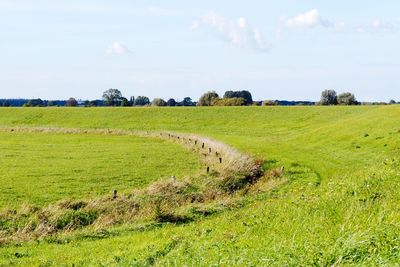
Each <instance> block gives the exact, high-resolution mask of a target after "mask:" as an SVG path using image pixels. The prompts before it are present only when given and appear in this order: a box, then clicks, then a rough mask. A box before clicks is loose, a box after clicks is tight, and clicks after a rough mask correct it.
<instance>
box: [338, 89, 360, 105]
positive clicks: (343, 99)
mask: <svg viewBox="0 0 400 267" xmlns="http://www.w3.org/2000/svg"><path fill="white" fill-rule="evenodd" d="M337 103H338V104H339V105H347V106H350V105H357V104H358V102H357V100H356V97H355V96H354V95H353V94H352V93H349V92H346V93H342V94H340V95H338V97H337Z"/></svg>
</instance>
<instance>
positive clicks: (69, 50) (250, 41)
mask: <svg viewBox="0 0 400 267" xmlns="http://www.w3.org/2000/svg"><path fill="white" fill-rule="evenodd" d="M399 11H400V2H399V1H395V0H392V1H389V0H386V1H385V0H382V1H372V0H364V1H361V0H360V1H356V0H354V1H340V0H338V1H312V0H281V1H267V0H263V1H262V0H259V1H251V0H248V1H235V0H229V1H228V0H218V1H216V0H214V1H210V0H203V1H136V0H130V1H128V0H114V1H111V0H96V1H93V0H79V1H78V0H68V1H64V0H57V1H50V0H35V1H31V0H0V34H1V35H0V36H1V42H0V81H1V89H0V98H4V97H5V98H17V97H24V98H36V97H40V98H43V99H66V98H68V97H70V96H73V97H76V98H80V99H94V98H101V95H102V92H103V91H105V90H107V89H108V88H118V89H120V90H121V91H122V93H123V94H124V95H125V96H127V97H129V96H131V95H135V96H137V95H147V96H149V97H150V98H153V97H163V98H169V97H174V98H177V99H182V98H183V97H185V96H191V97H192V98H194V99H197V98H198V97H199V96H200V95H201V94H202V93H203V92H205V91H208V90H215V91H217V92H218V93H220V94H223V93H224V91H226V90H244V89H246V90H250V91H251V92H252V93H253V96H254V98H255V99H289V100H297V99H301V100H318V99H319V96H320V92H321V91H322V90H323V89H335V90H336V91H337V92H343V91H351V92H354V93H355V94H356V96H357V98H358V99H359V100H362V101H371V100H376V101H388V100H390V99H392V98H393V99H396V100H399V101H400V82H399V74H400V53H399V52H398V49H399V47H400V32H399V27H400V12H399Z"/></svg>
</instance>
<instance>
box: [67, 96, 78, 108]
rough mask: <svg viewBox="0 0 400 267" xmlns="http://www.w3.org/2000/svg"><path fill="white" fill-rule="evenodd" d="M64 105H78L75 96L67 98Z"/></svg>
mask: <svg viewBox="0 0 400 267" xmlns="http://www.w3.org/2000/svg"><path fill="white" fill-rule="evenodd" d="M65 105H66V106H67V107H76V106H77V105H78V101H76V99H75V98H73V97H70V98H69V99H68V100H67V102H65Z"/></svg>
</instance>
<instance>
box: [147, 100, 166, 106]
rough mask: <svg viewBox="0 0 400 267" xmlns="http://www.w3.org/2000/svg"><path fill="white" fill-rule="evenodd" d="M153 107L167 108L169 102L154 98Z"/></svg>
mask: <svg viewBox="0 0 400 267" xmlns="http://www.w3.org/2000/svg"><path fill="white" fill-rule="evenodd" d="M151 105H152V106H156V107H165V106H167V102H165V101H164V99H161V98H154V99H153V101H152V102H151Z"/></svg>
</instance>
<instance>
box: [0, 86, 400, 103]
mask: <svg viewBox="0 0 400 267" xmlns="http://www.w3.org/2000/svg"><path fill="white" fill-rule="evenodd" d="M395 104H400V102H396V101H395V100H390V101H389V102H358V101H357V99H356V97H355V96H354V94H352V93H350V92H344V93H341V94H339V95H338V94H337V93H336V91H335V90H324V91H323V92H322V93H321V99H320V101H319V102H312V101H287V100H265V101H254V100H253V97H252V95H251V93H250V92H249V91H247V90H240V91H231V90H229V91H226V92H225V93H224V95H223V97H220V96H219V95H218V93H217V92H215V91H208V92H206V93H204V94H203V95H202V96H201V97H200V98H199V100H198V101H197V102H195V101H193V100H192V98H190V97H185V98H183V100H181V101H180V100H175V99H174V98H169V99H168V100H164V99H162V98H154V99H153V100H152V101H150V99H149V98H148V97H147V96H137V97H134V96H131V97H129V98H126V97H124V96H123V95H122V93H121V91H120V90H119V89H114V88H110V89H108V90H106V91H104V92H103V95H102V99H101V100H86V101H82V100H77V99H75V98H73V97H70V98H69V99H67V100H42V99H40V98H36V99H0V107H21V106H24V107H47V106H48V107H53V106H57V107H64V106H65V107H101V106H114V107H116V106H120V107H132V106H139V107H142V106H155V107H175V106H178V107H179V106H184V107H193V106H250V105H254V106H299V105H307V106H310V105H325V106H328V105H395Z"/></svg>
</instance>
